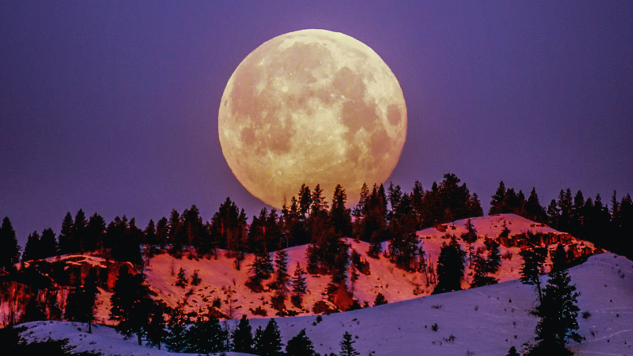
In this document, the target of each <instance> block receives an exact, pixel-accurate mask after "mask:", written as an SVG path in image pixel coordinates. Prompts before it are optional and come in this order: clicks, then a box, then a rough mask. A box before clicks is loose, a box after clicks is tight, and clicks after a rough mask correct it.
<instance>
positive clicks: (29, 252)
mask: <svg viewBox="0 0 633 356" xmlns="http://www.w3.org/2000/svg"><path fill="white" fill-rule="evenodd" d="M41 255H42V253H41V244H40V234H38V233H37V231H33V233H32V234H29V237H28V239H27V240H26V245H25V246H24V253H23V254H22V262H25V261H32V260H37V259H40V258H41Z"/></svg>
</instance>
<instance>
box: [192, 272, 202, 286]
mask: <svg viewBox="0 0 633 356" xmlns="http://www.w3.org/2000/svg"><path fill="white" fill-rule="evenodd" d="M200 282H202V278H200V275H199V274H198V270H197V269H194V270H193V274H192V275H191V285H192V286H198V285H200Z"/></svg>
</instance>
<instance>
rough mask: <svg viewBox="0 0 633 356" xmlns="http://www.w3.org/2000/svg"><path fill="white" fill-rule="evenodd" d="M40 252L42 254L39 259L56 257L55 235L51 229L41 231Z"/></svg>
mask: <svg viewBox="0 0 633 356" xmlns="http://www.w3.org/2000/svg"><path fill="white" fill-rule="evenodd" d="M40 251H41V253H42V257H41V258H49V257H52V256H57V240H55V233H54V232H53V229H50V228H49V229H44V231H42V238H41V239H40Z"/></svg>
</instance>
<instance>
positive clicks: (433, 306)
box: [431, 304, 442, 309]
mask: <svg viewBox="0 0 633 356" xmlns="http://www.w3.org/2000/svg"><path fill="white" fill-rule="evenodd" d="M431 308H433V309H442V305H441V304H435V305H431Z"/></svg>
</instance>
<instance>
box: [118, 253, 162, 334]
mask: <svg viewBox="0 0 633 356" xmlns="http://www.w3.org/2000/svg"><path fill="white" fill-rule="evenodd" d="M150 295H151V293H150V291H149V288H148V287H147V286H146V285H145V277H144V276H143V275H142V274H140V273H137V274H135V275H131V274H130V273H129V271H128V268H127V266H125V265H124V266H122V267H121V268H120V269H119V277H118V279H117V281H116V282H115V284H114V289H113V294H112V297H111V298H110V303H111V304H112V308H111V309H110V320H112V321H115V322H117V325H116V326H115V329H116V331H117V332H119V333H121V334H123V335H125V338H129V337H131V336H132V335H133V334H136V335H137V339H138V344H139V345H141V337H142V336H143V334H144V332H145V329H146V327H147V325H148V324H149V318H150V315H151V308H152V304H153V302H152V299H151V297H150Z"/></svg>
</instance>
